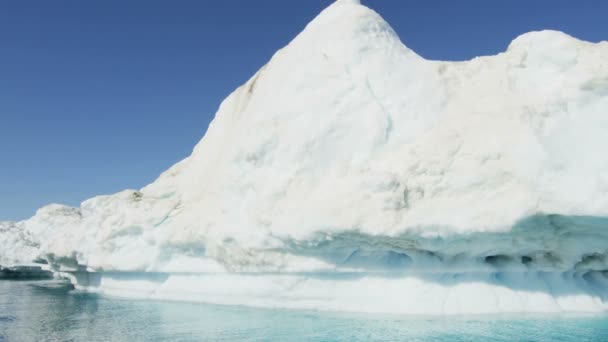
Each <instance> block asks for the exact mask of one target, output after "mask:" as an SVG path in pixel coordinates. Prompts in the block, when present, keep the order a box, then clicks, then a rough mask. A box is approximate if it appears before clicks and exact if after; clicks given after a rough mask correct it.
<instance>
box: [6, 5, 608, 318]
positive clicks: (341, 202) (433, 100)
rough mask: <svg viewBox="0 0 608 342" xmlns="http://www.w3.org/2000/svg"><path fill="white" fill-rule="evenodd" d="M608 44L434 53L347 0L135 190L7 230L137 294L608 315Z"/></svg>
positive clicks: (548, 39)
mask: <svg viewBox="0 0 608 342" xmlns="http://www.w3.org/2000/svg"><path fill="white" fill-rule="evenodd" d="M606 61H608V42H606V41H604V42H600V43H591V42H585V41H581V40H578V39H576V38H573V37H571V36H569V35H567V34H565V33H561V32H556V31H539V32H530V33H526V34H523V35H521V36H519V37H517V38H516V39H515V40H513V42H511V44H510V45H509V46H508V48H507V49H506V51H505V52H503V53H500V54H498V55H495V56H483V57H477V58H474V59H472V60H470V61H465V62H447V61H430V60H425V59H424V58H422V57H420V56H419V55H417V54H416V53H415V52H414V51H412V50H411V49H409V48H407V47H406V46H405V45H404V44H403V43H402V42H401V40H400V39H399V37H398V36H397V34H396V33H395V32H394V31H393V29H392V28H391V27H390V25H389V24H388V23H386V22H385V21H384V20H383V19H382V18H381V17H380V16H379V15H378V14H377V13H376V12H374V11H373V10H371V9H369V8H367V7H365V6H363V5H361V4H360V3H359V2H358V1H354V0H338V1H336V2H335V3H333V4H332V5H330V6H329V7H328V8H326V9H325V10H323V11H322V12H321V13H320V14H319V15H318V16H317V17H316V18H315V19H314V20H313V21H312V22H310V23H309V24H308V25H307V26H306V28H305V29H304V30H303V31H302V32H301V33H300V34H299V35H297V36H296V37H295V39H293V41H291V42H290V43H289V44H288V45H287V46H285V47H284V48H283V49H281V50H279V51H278V52H276V54H275V55H274V56H273V57H272V58H271V60H270V61H269V62H268V63H267V64H266V65H265V66H263V67H262V68H261V69H260V70H259V71H258V72H257V73H255V75H253V77H251V78H250V79H249V80H248V81H247V82H246V83H245V84H244V85H242V86H241V87H239V88H238V89H236V90H235V91H234V92H233V93H232V94H230V95H229V96H228V97H227V98H226V99H225V100H224V101H223V102H222V104H221V105H220V107H219V109H218V112H217V114H216V116H215V118H214V120H213V121H212V123H211V124H210V126H209V129H208V131H207V133H206V134H205V136H204V137H203V138H202V140H201V141H200V142H199V143H198V144H197V145H196V146H195V147H194V150H193V151H192V154H191V155H190V156H189V157H187V158H185V159H184V160H182V161H180V162H179V163H177V164H175V165H173V166H172V167H171V168H170V169H168V170H167V171H166V172H164V173H163V174H162V175H160V176H159V178H158V179H157V180H156V181H154V182H153V183H151V184H149V185H147V186H145V187H144V188H142V189H139V190H125V191H122V192H119V193H117V194H113V195H105V196H98V197H95V198H92V199H89V200H86V201H84V202H83V203H82V204H81V205H80V207H79V208H70V207H66V206H61V205H56V204H53V205H49V206H46V207H43V208H41V209H40V210H38V211H37V213H36V214H35V215H34V216H33V217H32V218H30V219H27V220H24V221H21V222H13V223H1V224H0V264H3V265H5V266H6V265H11V266H15V265H27V264H31V263H32V262H34V261H36V262H38V263H41V265H42V267H43V268H45V269H48V270H50V271H52V272H54V273H55V274H56V275H58V276H62V277H67V278H68V279H70V281H71V282H72V283H73V284H74V286H75V287H76V288H78V289H82V290H86V291H95V292H99V293H103V294H108V295H114V296H124V297H130V298H152V299H170V300H184V301H201V302H208V303H217V304H234V305H250V306H260V307H284V308H306V309H320V310H345V311H363V312H387V313H388V312H390V313H404V314H438V315H442V314H460V313H501V312H604V311H606V310H608V158H605V157H603V156H604V154H605V149H606V148H607V147H608V63H607V62H606Z"/></svg>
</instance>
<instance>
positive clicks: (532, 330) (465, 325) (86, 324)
mask: <svg viewBox="0 0 608 342" xmlns="http://www.w3.org/2000/svg"><path fill="white" fill-rule="evenodd" d="M235 340H239V341H269V340H275V341H370V340H373V341H404V340H407V341H429V340H432V341H487V340H495V341H608V316H605V315H600V316H597V315H593V316H590V315H574V316H573V315H563V316H542V315H498V316H465V317H411V316H410V317H408V316H397V315H378V314H373V315H372V314H349V313H333V312H317V311H303V310H270V309H252V308H244V307H233V306H220V305H208V304H196V303H176V302H162V301H135V300H124V299H115V298H107V297H103V296H98V295H94V294H87V293H82V292H78V291H73V290H71V289H70V287H69V286H68V285H67V284H65V283H62V282H57V281H8V280H4V281H0V341H1V342H5V341H18V342H22V341H235Z"/></svg>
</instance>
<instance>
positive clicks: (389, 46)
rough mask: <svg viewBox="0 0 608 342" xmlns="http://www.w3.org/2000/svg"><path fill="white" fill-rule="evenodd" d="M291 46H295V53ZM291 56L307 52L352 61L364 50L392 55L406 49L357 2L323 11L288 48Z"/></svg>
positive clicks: (347, 0)
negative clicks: (395, 50)
mask: <svg viewBox="0 0 608 342" xmlns="http://www.w3.org/2000/svg"><path fill="white" fill-rule="evenodd" d="M292 46H298V47H299V49H295V48H293V47H292ZM289 48H290V49H292V50H297V51H296V52H294V53H301V50H304V49H307V50H312V51H317V52H321V53H323V54H324V55H326V56H328V57H336V58H344V59H348V58H349V57H350V58H352V57H355V58H356V55H357V54H359V53H361V52H364V51H366V50H367V49H370V48H371V49H381V50H385V51H391V50H394V49H398V50H403V49H406V48H405V46H404V45H403V44H402V43H401V41H400V40H399V37H398V36H397V34H396V33H395V31H394V30H393V29H392V28H391V26H390V25H389V24H388V23H387V22H386V21H384V19H383V18H382V17H381V16H380V15H379V14H378V13H376V12H375V11H373V10H371V9H369V8H367V7H365V6H363V5H361V4H360V2H359V1H357V0H338V1H336V2H335V3H334V4H332V5H330V6H329V7H327V8H326V9H325V10H323V11H322V12H321V13H320V14H319V15H318V16H317V17H316V18H314V19H313V20H312V21H311V22H310V23H309V24H308V25H307V26H306V28H305V29H304V30H303V31H302V32H301V33H300V34H299V35H298V37H296V39H294V41H293V42H292V43H291V44H290V45H289Z"/></svg>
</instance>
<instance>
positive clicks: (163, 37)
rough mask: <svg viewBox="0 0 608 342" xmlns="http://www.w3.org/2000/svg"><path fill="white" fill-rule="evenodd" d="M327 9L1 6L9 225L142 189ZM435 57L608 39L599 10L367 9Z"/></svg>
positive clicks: (194, 1) (271, 0)
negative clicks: (554, 32)
mask: <svg viewBox="0 0 608 342" xmlns="http://www.w3.org/2000/svg"><path fill="white" fill-rule="evenodd" d="M330 3H331V1H329V0H324V1H314V0H299V1H298V0H293V1H285V0H258V1H251V0H239V1H237V0H222V1H198V0H179V1H168V0H165V1H157V0H145V1H144V0H130V1H123V0H104V1H80V0H70V1H67V0H56V1H48V0H20V1H0V220H4V219H23V218H26V217H29V216H31V215H32V214H33V213H34V211H35V210H36V208H38V207H40V206H42V205H44V204H47V203H51V202H54V203H65V204H69V205H78V204H79V203H80V202H81V201H82V200H84V199H86V198H89V197H92V196H94V195H97V194H107V193H112V192H116V191H119V190H122V189H125V188H139V187H141V186H143V185H145V184H147V183H149V182H151V181H153V180H154V179H155V178H156V177H157V176H158V175H159V174H160V173H161V172H162V171H163V170H165V169H167V168H168V167H169V166H170V165H172V164H173V163H175V162H176V161H178V160H180V159H182V158H184V157H186V156H187V155H188V154H189V153H190V151H191V149H192V148H193V146H194V145H195V144H196V143H197V142H198V140H199V139H200V138H201V137H202V135H203V134H204V132H205V130H206V128H207V125H208V124H209V121H210V120H211V119H212V118H213V115H214V114H215V111H216V109H217V107H218V105H219V103H220V102H221V100H223V99H224V98H225V97H226V96H227V95H228V94H229V93H230V92H231V91H232V90H233V89H234V88H236V87H237V86H238V85H240V84H241V83H243V82H244V81H246V80H247V79H248V78H249V77H250V76H251V75H252V74H253V73H255V71H257V69H258V68H260V67H261V66H262V65H263V64H265V62H266V61H267V60H268V59H269V58H270V57H271V55H272V54H273V53H274V52H275V51H276V50H277V49H279V48H281V47H282V46H284V45H285V44H287V43H288V42H289V41H290V40H291V38H293V37H294V36H295V35H296V34H297V33H298V32H299V31H300V30H301V29H302V28H303V27H304V26H305V25H306V23H307V22H308V21H310V20H311V19H312V18H314V16H315V15H316V14H317V13H318V12H319V11H320V10H321V9H323V8H324V7H326V6H327V5H329V4H330ZM363 3H364V4H366V5H368V6H369V7H372V8H374V9H375V10H376V11H377V12H379V13H380V14H381V15H383V16H384V18H385V19H386V20H387V21H388V22H389V23H390V24H391V25H392V26H393V28H394V29H395V30H396V31H397V33H398V34H399V35H400V37H401V39H402V40H403V41H404V43H405V44H406V45H407V46H408V47H410V48H412V49H414V50H415V51H416V52H417V53H418V54H420V55H422V56H423V57H426V58H431V59H443V60H463V59H468V58H471V57H473V56H477V55H487V54H495V53H497V52H500V51H503V50H504V49H505V48H506V46H507V45H508V44H509V42H510V41H511V40H512V39H513V38H515V37H516V36H517V35H519V34H521V33H524V32H527V31H530V30H538V29H544V28H548V29H558V30H562V31H564V32H567V33H569V34H571V35H574V36H576V37H578V38H582V39H586V40H591V41H599V40H606V39H608V23H607V22H608V21H607V20H606V13H608V1H603V0H586V1H585V0H583V1H569V0H552V1H549V0H536V1H527V0H526V1H524V0H512V1H489V0H484V1H481V0H463V1H452V0H442V1H439V0H430V1H429V0H426V1H389V0H368V1H363Z"/></svg>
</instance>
